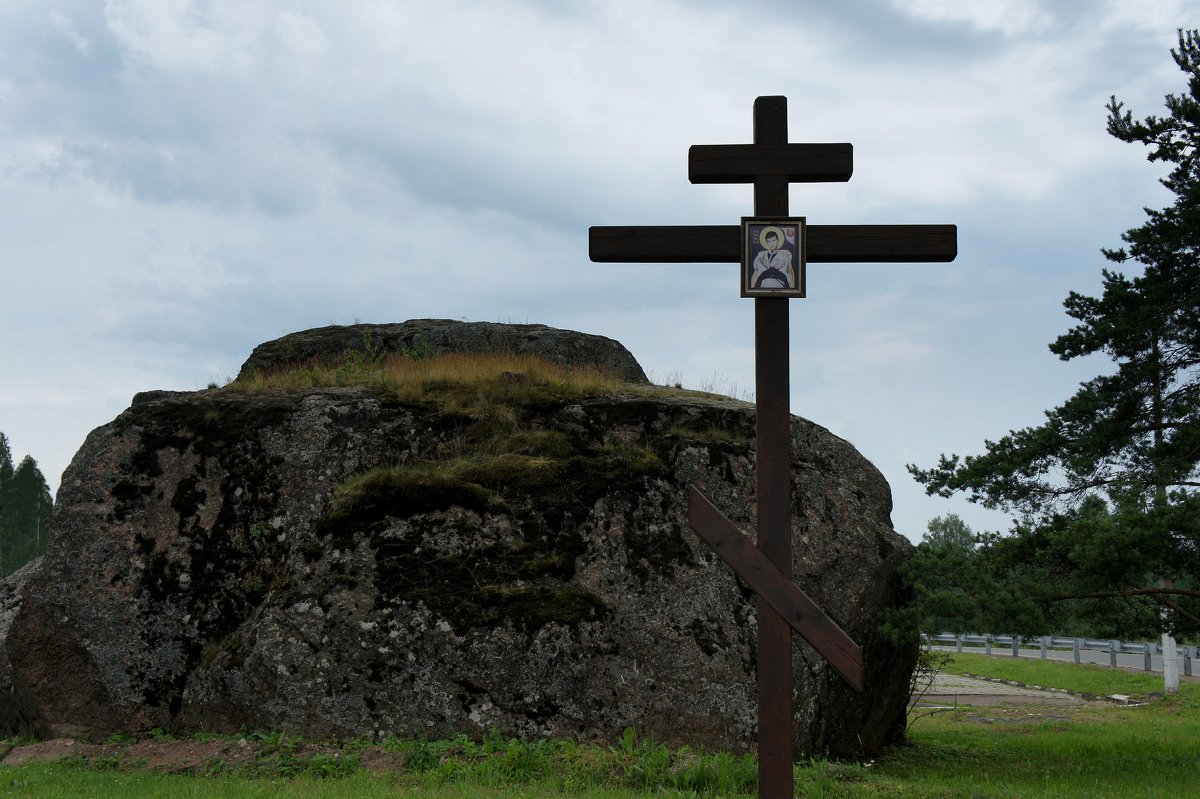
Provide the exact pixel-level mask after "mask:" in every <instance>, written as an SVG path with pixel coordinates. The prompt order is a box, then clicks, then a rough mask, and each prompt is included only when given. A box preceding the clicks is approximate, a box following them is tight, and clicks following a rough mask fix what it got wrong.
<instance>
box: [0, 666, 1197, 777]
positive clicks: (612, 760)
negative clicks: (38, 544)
mask: <svg viewBox="0 0 1200 799" xmlns="http://www.w3.org/2000/svg"><path fill="white" fill-rule="evenodd" d="M947 670H948V671H950V672H953V673H960V674H961V673H969V674H974V675H982V676H993V677H1002V678H1005V679H1012V680H1016V681H1019V682H1023V683H1026V684H1029V685H1034V684H1036V685H1043V686H1047V687H1055V688H1065V689H1067V690H1071V691H1074V692H1077V693H1088V694H1096V695H1104V694H1113V693H1119V694H1126V695H1130V696H1134V697H1145V696H1147V695H1148V694H1150V693H1151V692H1152V691H1161V678H1160V677H1154V676H1148V675H1144V674H1134V673H1127V672H1120V671H1114V670H1112V669H1106V668H1102V667H1094V666H1074V665H1073V664H1059V663H1045V662H1042V661H1037V660H1034V661H1029V660H1025V661H1022V660H1012V659H1009V658H995V657H993V658H988V657H984V656H981V655H960V656H956V657H955V659H954V661H953V662H952V663H951V665H950V666H949V667H948V669H947ZM412 746H419V747H421V748H420V749H419V751H420V752H424V753H429V752H434V753H435V754H437V756H436V757H435V758H432V759H427V760H428V764H429V767H428V768H423V769H421V770H413V769H409V768H406V769H401V770H397V771H394V772H390V773H368V772H367V771H364V770H361V769H358V770H353V771H352V772H351V773H349V774H348V775H343V776H334V777H321V776H319V775H318V774H316V773H314V772H313V771H312V770H311V769H310V770H309V771H303V770H302V771H301V772H300V773H297V774H295V775H294V776H290V777H282V776H261V775H258V776H255V775H251V774H246V773H237V772H234V773H217V774H210V775H208V776H184V775H164V774H156V773H151V772H148V771H145V770H139V769H137V768H136V765H135V764H124V763H112V762H109V763H107V764H106V769H105V770H99V769H97V768H95V767H87V766H83V765H80V764H79V763H69V762H64V763H53V764H46V763H38V764H32V763H31V764H28V765H24V766H20V767H15V768H0V797H5V799H8V797H13V799H24V798H25V797H29V799H40V797H113V798H114V799H116V798H118V797H119V798H120V799H154V798H155V797H172V798H174V797H185V798H186V797H197V798H200V797H203V798H204V799H209V798H217V797H239V799H241V798H243V797H246V798H248V799H253V798H254V797H306V798H312V797H322V798H323V799H324V797H330V798H333V797H347V798H349V797H354V798H355V799H360V798H362V799H365V798H368V797H375V796H379V797H384V796H387V797H417V796H420V797H433V798H434V799H437V798H439V797H446V798H447V799H459V797H462V798H463V799H492V797H529V799H540V798H541V797H547V798H548V799H549V798H551V797H553V798H555V799H557V797H563V796H572V797H589V798H590V797H595V799H625V798H626V797H650V796H656V797H660V796H685V797H700V796H733V797H750V796H754V795H755V793H756V791H755V788H754V786H753V778H752V774H753V764H752V762H750V761H749V759H747V758H735V757H731V756H728V755H713V756H700V755H697V754H695V753H688V752H686V751H685V752H682V753H680V752H675V753H672V752H668V751H667V750H665V749H663V748H662V747H658V746H656V745H654V744H653V743H651V742H641V741H639V742H635V741H634V740H632V738H628V739H626V740H623V741H621V742H617V743H616V745H614V746H610V747H596V746H583V745H577V744H569V743H567V744H562V745H548V744H545V743H542V744H530V745H524V744H517V743H515V742H508V743H503V744H501V743H500V742H493V745H492V747H491V750H490V751H487V750H486V747H476V748H474V749H472V745H469V744H467V745H464V744H463V743H462V742H459V743H457V744H456V743H452V742H444V743H440V744H439V743H434V744H428V743H426V744H420V745H412ZM0 748H2V747H0ZM414 751H418V750H414ZM412 762H416V761H415V760H414V761H412ZM518 764H519V765H520V768H516V765H518ZM796 787H797V792H798V794H799V795H800V796H804V797H808V798H809V799H819V798H820V797H848V798H850V799H854V798H855V797H917V798H920V797H930V798H931V799H932V798H933V797H939V798H942V797H944V798H946V799H954V798H955V797H963V799H989V798H990V797H1055V798H1056V799H1057V798H1058V797H1065V798H1067V799H1070V798H1071V797H1081V798H1082V797H1088V799H1105V797H1113V798H1114V799H1115V798H1116V797H1120V798H1121V799H1131V798H1134V797H1181V799H1182V798H1183V797H1193V796H1197V795H1200V683H1198V682H1185V683H1184V684H1183V685H1182V687H1181V691H1180V694H1179V695H1178V696H1175V697H1168V698H1166V699H1162V700H1153V701H1150V702H1149V703H1148V704H1146V705H1142V706H1119V705H1116V704H1113V703H1111V702H1107V701H1093V702H1086V703H1083V704H1078V705H1017V704H1012V705H993V706H988V707H962V708H958V709H955V710H951V711H945V712H939V713H936V714H933V715H926V716H923V717H921V718H917V719H916V720H915V722H914V723H913V726H912V728H911V730H910V740H909V743H908V744H907V745H905V746H901V747H897V748H896V749H893V750H892V751H890V752H889V753H887V755H885V756H884V757H882V758H880V759H879V760H877V761H875V762H872V763H866V764H858V763H830V762H826V761H823V760H813V761H811V762H809V763H804V764H800V765H798V766H797V770H796Z"/></svg>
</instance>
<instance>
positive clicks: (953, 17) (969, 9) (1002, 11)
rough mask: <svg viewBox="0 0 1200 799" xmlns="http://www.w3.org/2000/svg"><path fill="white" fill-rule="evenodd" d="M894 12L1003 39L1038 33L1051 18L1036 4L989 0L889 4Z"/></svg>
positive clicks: (898, 0)
mask: <svg viewBox="0 0 1200 799" xmlns="http://www.w3.org/2000/svg"><path fill="white" fill-rule="evenodd" d="M891 3H892V5H893V6H895V7H896V8H898V9H900V10H902V11H904V12H906V13H909V14H912V15H913V16H915V17H918V18H919V19H922V20H928V21H930V22H965V23H967V24H969V25H971V26H972V27H973V28H975V29H977V30H981V31H997V32H999V33H1002V34H1004V35H1005V36H1015V35H1017V34H1028V33H1041V32H1043V31H1045V30H1046V29H1047V28H1048V27H1049V26H1050V24H1051V23H1052V22H1053V17H1052V16H1051V15H1050V14H1049V13H1048V12H1047V11H1046V10H1045V8H1044V6H1045V3H1044V2H1039V0H989V2H986V3H978V2H975V3H972V2H962V1H961V0H891Z"/></svg>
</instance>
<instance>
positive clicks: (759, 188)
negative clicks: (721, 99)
mask: <svg viewBox="0 0 1200 799" xmlns="http://www.w3.org/2000/svg"><path fill="white" fill-rule="evenodd" d="M787 138H788V137H787V98H786V97H759V98H758V99H757V100H755V102H754V143H753V144H729V145H694V146H693V147H692V148H691V149H690V150H689V152H688V177H689V179H690V180H691V182H692V183H753V184H754V214H755V218H753V219H752V218H745V219H743V220H742V225H740V226H738V225H711V226H673V227H644V226H643V227H593V228H591V229H590V231H589V244H590V254H591V259H592V260H593V261H599V262H626V263H688V262H702V263H715V262H738V263H741V264H742V296H752V297H754V298H755V299H754V317H755V321H754V326H755V327H754V330H755V332H754V352H755V356H754V360H755V393H756V399H757V422H756V425H757V431H756V437H757V447H758V470H757V495H758V496H757V499H758V545H757V546H755V545H754V544H753V543H751V542H750V541H749V539H747V538H746V537H745V536H743V535H742V534H741V532H740V531H739V530H738V528H737V527H736V526H735V525H734V524H733V523H732V522H731V521H729V520H728V519H727V518H725V516H724V515H722V514H721V512H720V511H719V510H717V509H716V508H715V507H713V505H712V503H710V502H709V501H708V500H707V499H706V498H705V497H704V496H703V495H702V494H701V493H700V492H699V491H698V490H697V489H696V488H695V487H692V488H691V489H690V495H689V506H688V522H689V524H690V525H691V527H692V529H693V530H694V531H695V532H696V533H697V534H698V535H700V537H701V538H703V539H704V540H705V541H706V542H707V543H708V544H709V546H711V547H712V548H713V550H714V551H715V552H716V553H717V554H718V555H719V556H720V557H721V558H722V559H724V560H725V561H726V562H727V563H728V564H729V565H730V566H731V567H733V570H734V571H735V572H736V573H737V575H738V576H739V577H741V578H742V579H743V580H744V581H745V582H746V583H747V584H748V585H749V586H750V587H751V588H753V589H754V591H755V592H756V593H757V594H758V654H757V674H758V762H759V765H758V776H759V789H758V790H759V796H760V797H761V798H762V799H791V797H792V795H793V791H794V785H793V780H792V760H793V746H794V744H793V717H792V689H793V681H792V639H791V630H792V629H793V628H794V629H795V630H796V631H797V632H798V633H800V635H802V636H803V637H804V638H805V639H806V640H807V641H808V642H809V643H810V644H812V646H813V648H814V649H816V650H817V652H818V653H820V655H821V656H822V657H824V658H825V659H826V660H828V661H829V663H830V665H832V666H833V667H834V669H836V670H837V672H838V673H839V674H840V675H841V676H842V677H843V678H844V679H845V680H846V681H847V682H848V683H850V685H852V686H853V687H854V688H855V689H857V690H859V691H861V690H862V688H863V676H862V675H863V668H862V652H861V650H860V649H859V647H858V645H857V644H856V643H855V642H854V641H852V640H851V639H850V637H849V636H848V635H846V633H845V632H843V631H842V629H841V628H840V627H838V626H837V624H836V623H835V622H834V621H833V620H832V619H830V618H829V617H828V616H827V615H826V614H825V613H824V611H822V610H821V609H820V608H819V607H817V605H816V604H815V603H814V602H813V601H812V600H811V599H809V597H808V596H806V595H805V594H804V592H803V591H801V590H800V589H799V588H798V587H796V585H795V583H793V582H792V526H791V518H792V513H791V415H790V410H789V394H790V386H789V376H788V297H803V296H804V293H805V263H806V262H820V263H858V262H866V261H877V262H892V263H896V262H918V261H953V260H954V257H955V255H956V254H957V251H958V243H957V228H956V227H955V226H954V225H809V224H807V220H805V219H803V218H794V219H793V218H789V217H788V184H789V183H814V182H830V181H847V180H849V179H850V175H851V173H852V172H853V147H852V146H851V145H849V144H789V143H788V140H787ZM793 222H794V223H795V224H794V226H789V225H790V223H793ZM756 223H757V224H756ZM772 230H775V231H777V232H778V233H783V232H784V231H785V230H786V232H787V234H786V235H785V236H783V237H782V239H786V241H787V243H788V244H790V245H791V248H792V253H793V255H792V256H791V257H790V258H788V259H784V261H783V263H784V264H786V265H787V268H785V269H784V271H783V273H780V272H776V273H774V274H776V275H777V276H778V275H781V276H782V278H783V279H781V280H780V281H776V285H778V287H779V290H771V289H769V288H768V289H765V290H764V289H763V288H762V286H763V285H764V284H761V283H756V281H755V279H754V277H753V275H754V274H758V273H759V271H758V267H757V265H756V264H757V262H753V263H752V260H753V258H754V256H752V255H751V254H750V253H752V252H753V251H756V250H757V251H759V252H762V251H763V250H769V251H770V252H771V253H774V252H775V250H776V249H778V248H780V244H779V242H780V241H781V237H780V236H779V235H776V233H772V232H771V231H772ZM769 236H775V239H774V241H768V239H767V237H769ZM793 236H794V238H793ZM756 238H757V239H758V240H759V241H760V242H761V246H758V245H756V242H755V241H754V239H756Z"/></svg>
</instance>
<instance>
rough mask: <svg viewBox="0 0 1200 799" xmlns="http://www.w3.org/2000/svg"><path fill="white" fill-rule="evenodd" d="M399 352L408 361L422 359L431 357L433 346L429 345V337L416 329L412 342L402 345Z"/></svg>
mask: <svg viewBox="0 0 1200 799" xmlns="http://www.w3.org/2000/svg"><path fill="white" fill-rule="evenodd" d="M400 353H401V354H402V355H403V356H404V357H405V358H408V359H409V360H410V361H424V360H427V359H429V358H432V357H433V348H432V347H431V346H429V338H428V337H427V336H426V335H425V331H424V330H418V331H417V337H416V339H415V340H414V341H413V343H412V344H406V345H404V348H403V349H402V350H401V351H400Z"/></svg>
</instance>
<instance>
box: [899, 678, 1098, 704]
mask: <svg viewBox="0 0 1200 799" xmlns="http://www.w3.org/2000/svg"><path fill="white" fill-rule="evenodd" d="M1000 702H1006V703H1008V704H1024V705H1078V704H1083V702H1084V700H1083V699H1082V698H1080V697H1078V696H1075V695H1074V694H1069V693H1065V692H1063V691H1052V690H1049V689H1045V688H1021V687H1020V686H1016V685H1008V684H1007V683H1002V682H992V681H991V680H978V679H975V678H974V677H962V676H959V675H957V674H944V673H941V672H939V673H938V674H937V675H936V676H935V677H934V679H933V685H932V686H931V687H930V689H929V690H928V691H927V692H926V693H925V695H924V696H922V697H921V699H920V701H919V702H918V703H917V706H918V707H945V706H953V705H995V704H998V703H1000Z"/></svg>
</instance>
